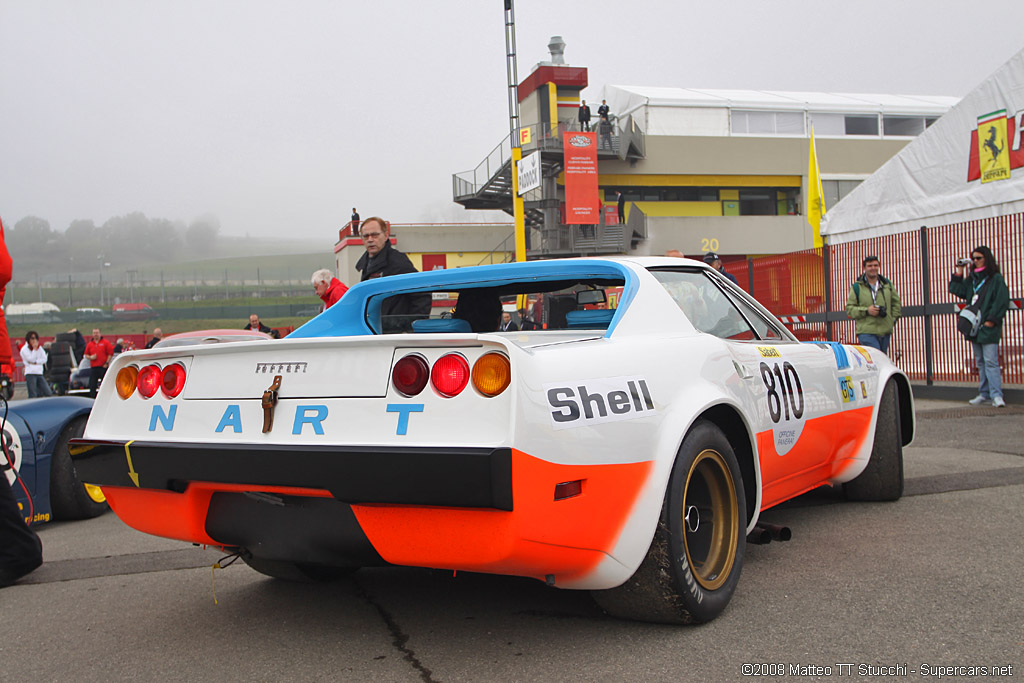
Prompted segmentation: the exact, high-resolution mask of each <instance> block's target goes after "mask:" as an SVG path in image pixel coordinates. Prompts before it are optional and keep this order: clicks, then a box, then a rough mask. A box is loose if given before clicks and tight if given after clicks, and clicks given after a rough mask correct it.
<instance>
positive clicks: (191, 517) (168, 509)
mask: <svg viewBox="0 0 1024 683" xmlns="http://www.w3.org/2000/svg"><path fill="white" fill-rule="evenodd" d="M218 491H237V492H245V491H258V492H261V493H279V494H282V495H288V496H311V497H316V498H329V497H330V496H331V494H330V493H329V492H328V491H323V490H321V489H307V488H291V487H287V486H252V485H251V484H248V485H244V484H211V483H208V482H194V483H191V484H189V485H188V488H187V489H185V492H184V493H174V492H172V491H156V490H153V489H136V488H131V487H127V486H104V487H103V493H104V495H106V497H107V502H109V503H110V508H111V509H112V510H113V511H114V513H115V514H116V515H117V516H118V517H120V518H121V521H123V522H124V523H125V524H127V525H128V526H130V527H132V528H133V529H138V530H139V531H143V532H145V533H147V534H153V535H154V536H163V537H164V538H174V539H177V540H179V541H189V542H190V543H200V544H202V545H212V546H217V547H220V545H221V544H220V543H218V542H217V541H215V540H213V539H212V538H210V537H209V536H208V535H207V534H206V513H207V510H209V508H210V498H211V497H212V496H213V494H214V493H217V492H218Z"/></svg>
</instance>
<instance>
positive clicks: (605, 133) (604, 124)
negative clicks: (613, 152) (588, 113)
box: [597, 115, 612, 149]
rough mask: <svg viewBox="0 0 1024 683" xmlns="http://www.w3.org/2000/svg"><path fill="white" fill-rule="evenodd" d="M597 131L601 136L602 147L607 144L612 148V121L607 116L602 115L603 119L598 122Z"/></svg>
mask: <svg viewBox="0 0 1024 683" xmlns="http://www.w3.org/2000/svg"><path fill="white" fill-rule="evenodd" d="M597 132H598V135H599V136H600V138H601V144H600V145H599V147H600V149H604V147H605V145H606V144H607V146H608V149H612V122H611V121H609V120H608V117H607V116H604V115H602V116H601V120H600V121H598V122H597Z"/></svg>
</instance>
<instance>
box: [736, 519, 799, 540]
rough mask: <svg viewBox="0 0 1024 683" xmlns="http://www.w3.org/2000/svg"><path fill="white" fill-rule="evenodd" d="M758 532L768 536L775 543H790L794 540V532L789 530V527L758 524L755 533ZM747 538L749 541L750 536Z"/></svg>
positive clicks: (764, 523) (765, 523)
mask: <svg viewBox="0 0 1024 683" xmlns="http://www.w3.org/2000/svg"><path fill="white" fill-rule="evenodd" d="M758 530H760V531H762V532H764V533H766V534H768V536H769V537H770V538H771V539H772V540H773V541H788V540H789V539H791V538H793V532H792V531H790V530H789V527H788V526H779V525H778V524H768V523H767V522H758V523H757V524H756V525H755V526H754V532H755V533H756V532H757V531H758ZM747 538H748V539H749V538H750V537H749V536H748V537H747Z"/></svg>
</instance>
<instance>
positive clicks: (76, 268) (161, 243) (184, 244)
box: [5, 211, 220, 273]
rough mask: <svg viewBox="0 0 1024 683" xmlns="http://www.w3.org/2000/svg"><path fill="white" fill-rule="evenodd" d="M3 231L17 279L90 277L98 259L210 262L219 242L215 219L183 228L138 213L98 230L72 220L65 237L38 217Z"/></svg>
mask: <svg viewBox="0 0 1024 683" xmlns="http://www.w3.org/2000/svg"><path fill="white" fill-rule="evenodd" d="M5 227H6V228H7V234H6V239H7V246H8V248H9V249H10V251H11V255H12V256H13V257H14V270H15V272H16V273H17V272H18V271H21V272H26V271H28V270H43V271H50V272H56V273H66V272H88V271H93V270H95V269H96V268H97V262H98V261H99V260H100V258H101V256H102V260H103V261H105V262H113V263H122V264H123V263H131V264H140V265H141V264H146V263H160V262H167V261H173V260H177V259H179V258H182V257H185V256H187V255H188V254H194V255H202V256H211V255H214V254H215V253H216V249H217V246H218V240H219V236H220V234H219V233H220V221H219V220H218V219H217V217H216V216H213V215H209V214H208V215H204V216H200V217H198V218H196V219H195V220H194V221H192V223H191V224H189V225H188V226H187V227H186V225H185V223H184V222H181V221H170V220H167V219H165V218H148V217H147V216H146V215H145V214H144V213H142V212H140V211H134V212H132V213H129V214H127V215H124V216H113V217H111V218H109V219H107V221H106V222H104V223H103V225H101V226H98V227H97V226H96V224H95V223H94V222H93V221H92V220H90V219H76V220H73V221H71V223H70V225H68V227H67V230H66V231H64V232H63V233H62V232H57V231H55V230H53V229H52V228H51V227H50V223H49V221H47V220H45V219H43V218H40V217H38V216H26V217H24V218H22V219H21V220H19V221H18V222H17V223H15V224H14V225H13V226H9V225H8V226H5Z"/></svg>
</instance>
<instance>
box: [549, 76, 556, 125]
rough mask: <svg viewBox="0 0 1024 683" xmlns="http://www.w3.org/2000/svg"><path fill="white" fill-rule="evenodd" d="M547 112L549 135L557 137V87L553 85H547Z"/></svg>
mask: <svg viewBox="0 0 1024 683" xmlns="http://www.w3.org/2000/svg"><path fill="white" fill-rule="evenodd" d="M548 110H549V111H548V119H549V120H550V122H551V134H552V135H558V86H556V85H555V84H554V83H548Z"/></svg>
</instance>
